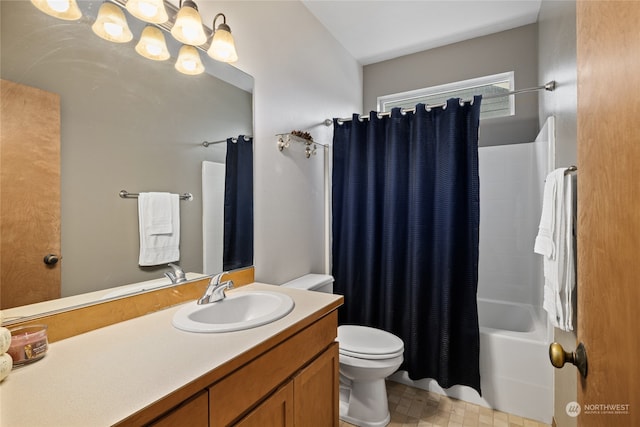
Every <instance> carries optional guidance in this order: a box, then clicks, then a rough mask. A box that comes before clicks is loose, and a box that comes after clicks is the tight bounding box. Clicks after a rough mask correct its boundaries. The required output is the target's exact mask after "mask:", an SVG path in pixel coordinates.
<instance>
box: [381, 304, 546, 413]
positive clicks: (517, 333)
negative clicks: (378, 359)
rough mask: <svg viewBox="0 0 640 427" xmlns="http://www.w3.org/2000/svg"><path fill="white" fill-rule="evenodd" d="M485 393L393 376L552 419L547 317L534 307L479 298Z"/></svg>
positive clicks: (492, 405)
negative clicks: (446, 387)
mask: <svg viewBox="0 0 640 427" xmlns="http://www.w3.org/2000/svg"><path fill="white" fill-rule="evenodd" d="M478 319H479V323H480V381H481V388H482V397H481V396H480V395H478V393H477V392H476V391H475V390H473V389H472V388H470V387H465V386H453V387H451V388H448V389H442V388H441V387H440V386H439V385H438V383H436V382H435V381H434V380H430V379H424V380H419V381H412V380H410V379H409V378H408V376H407V374H406V372H396V373H395V374H394V375H393V376H392V377H391V379H392V380H394V381H398V382H401V383H403V384H408V385H411V386H414V387H418V388H422V389H425V390H430V391H433V392H436V393H440V394H444V395H447V396H450V397H454V398H456V399H461V400H464V401H467V402H471V403H475V404H478V405H482V406H486V407H490V408H494V409H498V410H500V411H504V412H508V413H511V414H515V415H519V416H522V417H526V418H531V419H534V420H538V421H541V422H544V423H547V424H550V423H551V418H552V416H553V371H552V367H551V363H550V362H549V356H548V342H549V341H548V339H549V332H548V328H547V322H546V317H544V315H543V314H542V312H538V311H536V310H535V309H534V307H532V306H530V305H526V304H517V303H510V302H502V301H493V300H486V299H478Z"/></svg>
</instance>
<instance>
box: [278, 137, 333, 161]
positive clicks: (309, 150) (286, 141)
mask: <svg viewBox="0 0 640 427" xmlns="http://www.w3.org/2000/svg"><path fill="white" fill-rule="evenodd" d="M276 136H277V137H278V150H280V151H282V150H284V149H285V148H289V146H290V145H291V143H292V142H297V143H300V144H304V146H305V148H304V154H305V157H306V158H307V159H308V158H310V157H311V156H315V155H316V154H317V146H318V145H320V146H322V147H327V146H326V145H324V144H320V143H317V142H315V141H314V140H313V137H312V136H311V134H310V133H309V132H303V131H299V130H294V131H291V132H289V133H280V134H277V135H276Z"/></svg>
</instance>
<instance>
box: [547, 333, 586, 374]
mask: <svg viewBox="0 0 640 427" xmlns="http://www.w3.org/2000/svg"><path fill="white" fill-rule="evenodd" d="M549 360H551V364H552V365H553V366H554V367H556V368H558V369H560V368H562V367H563V366H564V364H565V363H567V362H569V363H571V364H572V365H575V366H576V368H578V371H579V372H580V375H582V377H583V378H586V376H587V371H588V369H587V367H588V365H587V350H586V349H585V348H584V344H582V343H580V344H578V347H577V348H576V351H575V352H573V353H569V352H567V351H564V348H562V345H560V344H558V343H557V342H554V343H551V345H550V346H549Z"/></svg>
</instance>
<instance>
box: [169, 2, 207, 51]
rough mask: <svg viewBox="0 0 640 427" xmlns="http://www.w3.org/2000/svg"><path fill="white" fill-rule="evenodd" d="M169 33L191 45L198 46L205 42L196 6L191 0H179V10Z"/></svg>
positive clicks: (205, 37)
mask: <svg viewBox="0 0 640 427" xmlns="http://www.w3.org/2000/svg"><path fill="white" fill-rule="evenodd" d="M171 35H172V36H173V37H174V38H175V39H176V40H178V41H179V42H182V43H184V44H187V45H191V46H200V45H202V44H205V43H206V42H207V36H206V34H205V33H204V29H203V28H202V18H200V13H198V6H197V5H196V4H195V3H194V2H193V1H192V0H184V2H183V1H182V0H180V10H179V11H178V15H177V16H176V22H175V24H173V28H171Z"/></svg>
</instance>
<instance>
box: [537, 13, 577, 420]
mask: <svg viewBox="0 0 640 427" xmlns="http://www.w3.org/2000/svg"><path fill="white" fill-rule="evenodd" d="M538 26H539V28H538V29H539V38H538V40H539V41H538V43H539V47H540V50H539V59H538V61H539V74H540V78H541V79H542V80H545V81H546V80H556V82H557V83H558V88H557V89H556V90H555V91H554V92H548V93H541V94H540V101H539V103H540V123H541V124H542V123H543V122H544V120H546V118H547V117H548V116H550V115H553V116H555V118H556V120H555V123H556V165H555V166H556V167H563V166H569V165H574V164H576V160H577V154H576V150H577V136H576V135H577V126H576V116H577V89H576V81H577V68H576V4H575V2H574V1H543V2H542V7H541V9H540V15H539V17H538ZM578 292H579V290H578ZM574 325H577V322H575V321H574ZM554 335H555V337H554V338H555V340H556V341H558V342H559V343H560V344H562V346H563V347H564V348H565V349H566V350H567V351H573V349H575V346H576V331H573V332H563V331H561V330H559V329H556V330H555V334H554ZM554 375H555V380H554V394H555V399H554V402H555V407H554V417H555V419H556V423H557V425H558V426H559V427H572V426H575V425H577V421H576V420H577V418H572V417H569V416H568V415H567V413H566V411H565V408H566V405H567V403H569V402H571V401H576V400H577V398H576V393H577V378H576V370H575V368H574V367H573V366H565V367H564V368H563V369H555V370H554Z"/></svg>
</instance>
